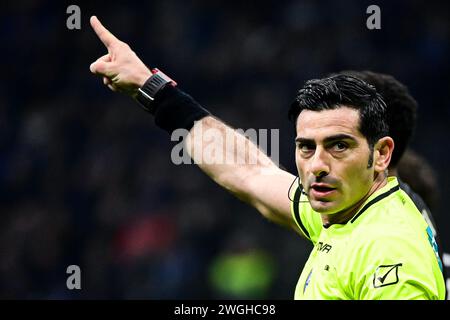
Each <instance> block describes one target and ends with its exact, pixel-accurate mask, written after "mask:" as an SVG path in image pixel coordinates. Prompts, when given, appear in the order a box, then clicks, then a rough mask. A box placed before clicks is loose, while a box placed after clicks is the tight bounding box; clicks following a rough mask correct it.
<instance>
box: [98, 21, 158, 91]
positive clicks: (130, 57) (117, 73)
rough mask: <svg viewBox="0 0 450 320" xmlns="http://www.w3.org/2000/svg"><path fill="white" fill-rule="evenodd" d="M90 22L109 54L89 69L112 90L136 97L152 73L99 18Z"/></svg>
mask: <svg viewBox="0 0 450 320" xmlns="http://www.w3.org/2000/svg"><path fill="white" fill-rule="evenodd" d="M90 22H91V26H92V28H93V29H94V31H95V33H96V34H97V36H98V37H99V39H100V40H101V41H102V42H103V44H104V45H105V46H106V48H107V49H108V53H107V54H105V55H104V56H102V57H100V58H98V59H97V61H95V62H94V63H92V64H91V66H90V68H89V69H90V70H91V72H92V73H94V74H98V75H101V76H103V83H104V84H105V85H107V86H108V88H110V89H111V90H113V91H119V92H123V93H126V94H128V95H130V96H132V97H135V95H136V94H137V89H138V88H140V87H142V86H143V85H144V83H145V81H147V79H148V78H149V77H150V76H151V75H152V73H151V71H150V70H149V69H148V68H147V66H146V65H145V64H144V63H143V62H142V61H141V59H139V58H138V56H137V55H136V53H134V51H133V50H131V48H130V47H129V46H128V44H126V43H125V42H122V41H120V40H119V39H117V38H116V37H115V36H114V35H113V34H112V33H111V32H109V31H108V29H106V28H105V27H104V26H103V25H102V24H101V23H100V21H99V20H98V19H97V17H95V16H92V17H91V20H90Z"/></svg>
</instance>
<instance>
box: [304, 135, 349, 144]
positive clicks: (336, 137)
mask: <svg viewBox="0 0 450 320" xmlns="http://www.w3.org/2000/svg"><path fill="white" fill-rule="evenodd" d="M339 140H352V141H356V139H355V138H354V137H353V136H350V135H348V134H344V133H341V134H336V135H333V136H329V137H326V138H325V139H324V140H323V142H324V143H330V142H333V141H339ZM295 142H301V143H315V141H314V139H308V138H303V137H297V138H296V139H295Z"/></svg>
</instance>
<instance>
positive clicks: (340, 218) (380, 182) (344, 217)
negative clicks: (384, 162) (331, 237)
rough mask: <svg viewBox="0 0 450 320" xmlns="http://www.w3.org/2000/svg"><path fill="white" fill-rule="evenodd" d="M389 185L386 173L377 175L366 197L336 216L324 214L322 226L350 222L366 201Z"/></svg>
mask: <svg viewBox="0 0 450 320" xmlns="http://www.w3.org/2000/svg"><path fill="white" fill-rule="evenodd" d="M386 184H387V177H386V175H385V174H384V173H379V174H377V176H376V178H375V180H374V183H373V185H372V187H371V188H370V189H369V191H368V192H367V193H366V195H365V196H364V197H362V198H361V200H359V201H358V202H356V203H355V204H354V205H352V206H350V207H349V208H346V209H344V210H342V211H340V212H337V213H334V214H326V213H322V214H321V216H322V224H323V226H324V227H326V228H328V227H329V226H331V225H333V224H344V223H346V222H347V221H349V220H350V219H351V218H353V216H354V215H355V214H356V213H357V212H358V210H359V209H360V208H361V206H362V205H363V204H364V202H366V200H367V199H368V198H369V197H370V196H371V195H372V194H374V193H375V192H376V191H377V190H379V189H381V188H383V187H384V186H385V185H386Z"/></svg>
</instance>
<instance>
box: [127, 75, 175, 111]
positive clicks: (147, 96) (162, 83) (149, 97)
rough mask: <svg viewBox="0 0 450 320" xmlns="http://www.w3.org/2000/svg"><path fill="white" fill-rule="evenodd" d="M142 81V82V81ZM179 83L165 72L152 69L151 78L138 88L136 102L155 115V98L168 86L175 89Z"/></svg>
mask: <svg viewBox="0 0 450 320" xmlns="http://www.w3.org/2000/svg"><path fill="white" fill-rule="evenodd" d="M141 81H142V80H141ZM176 85H177V83H176V82H175V81H174V80H172V79H171V78H170V77H169V76H167V75H166V74H165V73H164V72H162V71H160V70H158V69H156V68H155V69H152V70H151V75H150V77H147V79H146V80H145V81H144V84H143V85H142V86H141V87H139V88H138V92H137V95H136V96H135V98H136V100H137V101H138V102H139V104H140V105H141V107H142V108H144V110H146V111H148V112H150V113H151V114H155V112H156V108H157V104H156V103H155V101H154V100H155V97H156V95H157V93H158V92H160V91H161V90H162V89H164V87H166V86H172V87H175V86H176Z"/></svg>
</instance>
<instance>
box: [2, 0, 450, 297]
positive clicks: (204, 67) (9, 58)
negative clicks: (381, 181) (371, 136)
mask: <svg viewBox="0 0 450 320" xmlns="http://www.w3.org/2000/svg"><path fill="white" fill-rule="evenodd" d="M69 4H78V5H79V6H80V8H81V19H82V20H81V21H82V25H81V30H68V29H67V28H66V19H67V18H68V16H69V15H68V14H66V8H67V6H68V5H69ZM370 4H377V5H379V6H380V7H381V17H382V18H381V26H382V29H381V30H374V31H370V30H368V29H367V28H366V19H367V17H368V14H366V8H367V6H368V5H370ZM0 6H1V8H2V9H1V10H0V35H1V41H2V46H1V47H2V48H1V51H0V52H1V60H0V61H1V64H2V80H1V83H2V85H1V86H0V212H1V218H2V222H1V223H0V255H1V256H0V298H7V299H14V298H23V299H79V298H83V299H109V298H112V299H132V298H137V299H169V298H171V299H210V298H251V299H254V298H264V299H266V298H267V299H291V298H292V297H293V293H294V288H295V284H296V282H297V278H298V276H299V274H300V271H301V268H302V267H303V263H304V262H305V261H306V258H307V256H308V254H309V252H310V249H311V247H310V245H309V244H308V243H306V242H305V241H303V240H301V239H300V238H299V237H297V236H296V235H295V234H294V233H293V232H290V231H287V230H284V229H282V228H281V227H278V226H276V225H273V224H270V223H269V222H267V221H265V220H264V219H263V218H262V217H261V216H259V215H258V214H257V212H256V211H255V210H253V209H252V208H250V207H248V206H246V205H244V204H242V203H241V202H239V201H238V200H236V199H234V198H233V197H232V196H231V195H229V194H228V193H226V192H224V191H223V190H221V189H220V188H219V187H218V186H216V185H215V184H214V183H213V182H211V181H210V180H209V179H208V178H207V177H206V176H205V175H204V174H202V172H201V171H200V170H199V169H198V168H196V167H195V166H192V165H191V166H186V165H184V166H175V165H173V164H172V163H171V161H170V150H171V147H172V146H173V143H171V142H170V140H169V137H168V136H167V134H166V133H165V132H161V131H160V130H159V129H157V128H156V127H155V126H154V124H153V120H152V118H151V117H150V116H149V115H147V114H146V113H145V112H144V111H142V110H141V109H140V108H139V107H138V106H137V105H136V104H135V103H134V102H133V101H131V100H130V99H129V98H127V97H125V96H122V95H118V94H114V93H112V92H110V91H109V90H107V88H106V87H104V86H103V85H102V83H101V79H99V78H97V77H95V76H93V75H91V74H90V72H89V65H90V63H91V62H93V61H94V60H95V59H96V58H97V57H99V56H100V55H102V54H104V53H105V49H104V48H103V46H102V44H101V43H100V41H99V40H98V39H97V38H96V36H95V34H94V32H93V31H92V30H91V28H90V26H89V21H88V19H89V16H90V15H93V14H96V15H97V16H98V17H99V18H100V19H101V20H102V22H103V23H104V24H105V25H106V26H107V27H108V28H109V29H110V30H111V31H112V32H113V33H115V34H116V35H117V36H118V37H119V38H120V39H122V40H123V41H125V42H127V43H128V44H130V46H131V47H132V48H133V49H134V50H135V51H136V52H137V54H138V55H139V56H140V57H141V58H142V59H143V60H144V62H146V63H147V64H148V65H149V66H150V67H156V66H157V67H159V68H160V69H162V70H164V71H165V72H166V73H167V74H169V75H171V76H172V77H174V78H175V79H176V80H177V81H178V83H179V84H180V86H181V87H182V88H183V89H185V90H186V91H187V92H189V93H191V94H192V95H193V96H194V97H195V98H196V99H197V100H198V101H199V102H201V103H202V104H204V105H205V106H207V107H208V108H209V109H210V110H211V111H212V112H213V113H214V114H216V115H217V116H219V117H220V118H222V119H224V120H225V121H227V122H228V123H230V124H232V125H233V126H235V127H236V128H244V129H245V128H256V129H258V128H266V129H271V128H280V138H281V143H280V162H281V164H282V165H283V166H284V167H285V168H287V170H289V171H291V172H295V164H294V143H293V139H294V130H293V127H292V125H291V124H290V123H289V122H288V120H287V116H286V114H287V109H288V105H289V103H290V101H291V99H292V98H293V97H294V96H295V93H296V90H297V89H298V88H299V87H300V86H301V85H302V84H303V83H304V81H305V80H307V79H309V78H317V77H321V76H324V75H325V74H327V73H330V72H336V71H339V70H342V69H371V70H374V71H378V72H385V73H390V74H392V75H394V76H395V77H397V78H398V79H399V80H401V81H402V82H404V83H405V84H406V85H408V86H409V88H410V90H411V92H412V94H413V96H414V97H415V98H416V99H417V100H418V102H419V106H420V108H419V123H418V127H417V130H416V134H415V137H414V140H413V143H412V147H413V148H414V149H415V150H416V151H418V152H419V153H420V154H421V155H422V156H423V157H424V158H426V159H427V160H428V161H429V163H430V164H431V165H432V167H433V168H434V170H435V172H436V173H437V179H438V180H437V181H438V189H437V190H435V191H432V192H433V193H437V192H438V193H439V194H440V195H441V198H440V200H441V201H440V202H439V204H438V206H437V207H436V208H435V210H434V211H433V214H434V216H435V219H436V220H437V222H438V226H439V227H440V230H441V237H442V240H443V242H444V245H445V248H446V249H447V251H448V248H450V233H449V226H450V218H449V216H448V212H447V207H446V203H445V199H446V195H447V194H448V193H449V192H450V170H448V164H449V163H450V151H449V141H450V129H449V120H450V117H449V116H450V107H449V101H450V90H449V89H450V87H449V85H450V62H449V59H448V57H449V56H450V46H449V45H450V34H449V32H450V19H449V18H450V16H449V15H450V14H449V12H450V4H449V3H448V2H444V1H442V2H433V1H395V2H394V1H374V2H367V1H359V0H352V1H345V2H344V1H332V0H329V1H311V0H310V1H301V0H297V1H261V0H260V1H254V2H248V1H241V2H237V3H235V2H234V1H192V2H191V1H182V0H165V1H145V2H144V1H126V2H125V1H124V2H122V3H114V4H112V3H111V2H106V1H105V2H104V3H97V2H86V3H84V2H78V3H76V2H75V3H69V2H67V3H64V2H60V3H57V2H50V1H13V2H5V3H2V4H1V5H0ZM72 264H75V265H79V266H80V268H81V270H82V290H79V291H77V290H72V291H70V290H67V288H66V278H67V276H68V275H67V274H66V268H67V266H69V265H72Z"/></svg>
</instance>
